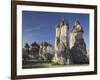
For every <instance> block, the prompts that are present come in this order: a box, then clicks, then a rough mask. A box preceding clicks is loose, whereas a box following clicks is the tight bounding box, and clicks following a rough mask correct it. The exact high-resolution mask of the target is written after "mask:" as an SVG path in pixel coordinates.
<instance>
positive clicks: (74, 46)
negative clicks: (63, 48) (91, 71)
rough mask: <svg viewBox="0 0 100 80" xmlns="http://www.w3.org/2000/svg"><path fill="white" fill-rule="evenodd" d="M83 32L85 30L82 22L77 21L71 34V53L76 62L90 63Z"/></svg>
mask: <svg viewBox="0 0 100 80" xmlns="http://www.w3.org/2000/svg"><path fill="white" fill-rule="evenodd" d="M83 33H84V31H83V28H82V26H81V25H80V22H79V21H76V22H75V24H74V26H73V29H72V31H71V35H70V49H71V50H70V54H71V56H72V60H73V63H74V64H88V63H89V58H88V57H87V50H86V44H85V42H84V38H83Z"/></svg>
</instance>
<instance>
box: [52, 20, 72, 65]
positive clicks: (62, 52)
mask: <svg viewBox="0 0 100 80" xmlns="http://www.w3.org/2000/svg"><path fill="white" fill-rule="evenodd" d="M68 28H69V27H68V21H66V20H65V19H63V21H62V22H61V23H60V24H58V25H57V26H56V38H55V56H54V59H53V61H54V62H56V63H58V64H70V62H71V61H70V56H69V43H68Z"/></svg>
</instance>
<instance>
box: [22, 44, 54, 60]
mask: <svg viewBox="0 0 100 80" xmlns="http://www.w3.org/2000/svg"><path fill="white" fill-rule="evenodd" d="M53 56H54V47H53V46H52V45H51V44H49V43H47V42H42V43H41V44H38V43H36V42H34V43H32V44H30V46H29V44H28V43H26V44H25V46H24V48H23V60H32V59H34V60H44V61H46V60H52V58H53Z"/></svg>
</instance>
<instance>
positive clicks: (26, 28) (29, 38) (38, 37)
mask: <svg viewBox="0 0 100 80" xmlns="http://www.w3.org/2000/svg"><path fill="white" fill-rule="evenodd" d="M63 18H65V19H66V20H68V21H69V31H68V32H69V34H70V31H71V29H72V27H73V25H74V22H75V21H76V20H78V21H80V24H81V25H82V27H83V30H84V34H83V37H84V40H85V43H86V46H87V48H89V14H82V13H81V14H79V13H60V12H59V13H58V12H57V13H56V12H36V11H22V28H23V30H22V34H23V46H24V44H25V43H26V42H28V43H29V44H30V43H32V42H38V43H41V42H43V41H47V42H49V43H51V44H52V45H54V41H55V28H56V27H55V25H56V24H58V23H60V22H61V21H62V19H63Z"/></svg>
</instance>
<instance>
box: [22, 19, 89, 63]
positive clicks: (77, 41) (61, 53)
mask: <svg viewBox="0 0 100 80" xmlns="http://www.w3.org/2000/svg"><path fill="white" fill-rule="evenodd" d="M68 30H69V24H68V21H66V20H65V19H63V20H62V22H61V23H60V24H57V25H56V33H55V46H52V45H51V44H50V43H48V42H42V43H37V42H34V43H32V44H30V45H29V44H28V43H26V44H25V46H24V48H23V54H22V55H23V61H25V60H26V61H27V60H34V61H37V63H38V62H39V63H41V62H48V61H53V62H54V63H57V64H89V54H88V52H87V49H86V44H85V42H84V38H83V33H84V31H83V28H82V26H81V24H80V22H79V21H76V22H75V24H74V26H73V28H72V30H71V33H70V40H69V39H68ZM69 41H70V44H69ZM88 51H89V50H88Z"/></svg>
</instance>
